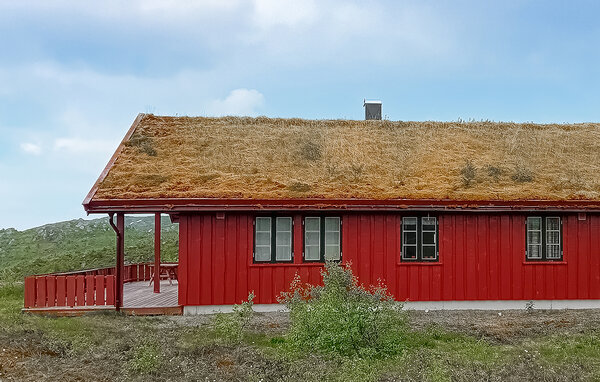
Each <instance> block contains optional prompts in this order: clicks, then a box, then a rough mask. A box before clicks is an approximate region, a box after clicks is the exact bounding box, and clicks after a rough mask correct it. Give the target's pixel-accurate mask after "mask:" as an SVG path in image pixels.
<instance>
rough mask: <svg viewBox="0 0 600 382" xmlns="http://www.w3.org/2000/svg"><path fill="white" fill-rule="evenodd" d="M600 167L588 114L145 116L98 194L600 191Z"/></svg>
mask: <svg viewBox="0 0 600 382" xmlns="http://www.w3.org/2000/svg"><path fill="white" fill-rule="evenodd" d="M150 148H151V149H152V150H153V151H151V150H150ZM153 153H155V154H153ZM465 164H469V166H466V167H465ZM465 171H466V172H465ZM599 171H600V125H599V124H591V123H582V124H570V125H561V124H532V123H521V124H520V123H512V122H490V121H482V122H475V121H470V122H465V121H455V122H430V121H427V122H402V121H398V122H392V121H348V120H302V119H270V118H265V117H258V118H247V117H223V118H203V117H194V118H191V117H159V116H154V115H146V116H144V117H143V119H142V121H141V123H140V125H139V126H138V127H137V129H136V132H135V134H134V135H133V137H132V138H131V140H130V141H129V142H128V143H126V145H125V147H124V148H123V151H122V153H121V155H120V156H119V158H118V159H117V161H116V163H115V165H114V167H113V168H112V169H111V171H110V172H109V174H108V177H107V178H106V179H105V181H104V182H103V183H102V184H101V185H100V188H99V190H98V192H97V194H96V198H97V199H106V198H115V199H120V198H157V197H173V198H178V197H209V198H210V197H226V198H249V199H258V198H288V197H292V198H293V197H299V194H298V193H299V191H298V187H297V185H298V184H303V185H306V187H305V188H303V190H305V191H301V197H303V198H317V199H318V198H365V199H394V198H425V199H429V198H433V199H440V198H448V199H455V200H487V199H492V200H494V199H499V200H512V199H519V200H520V199H544V200H575V199H591V200H600V181H599V180H598V177H597V173H598V172H599ZM139 174H144V175H145V178H144V179H139V178H138V175H139ZM197 174H210V176H211V179H210V181H208V182H207V181H202V180H201V179H200V180H199V179H198V178H197V177H196V176H197ZM573 174H577V177H576V179H575V177H574V176H573ZM152 180H155V182H152Z"/></svg>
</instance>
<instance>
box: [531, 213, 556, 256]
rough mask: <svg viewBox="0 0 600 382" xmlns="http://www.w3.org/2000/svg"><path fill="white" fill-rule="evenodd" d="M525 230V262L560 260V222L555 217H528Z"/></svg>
mask: <svg viewBox="0 0 600 382" xmlns="http://www.w3.org/2000/svg"><path fill="white" fill-rule="evenodd" d="M526 226H527V227H526V229H527V249H526V257H527V260H533V261H540V260H541V261H555V260H562V221H561V218H560V217H557V216H544V217H542V216H529V217H528V218H527V222H526Z"/></svg>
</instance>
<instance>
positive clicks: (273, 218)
mask: <svg viewBox="0 0 600 382" xmlns="http://www.w3.org/2000/svg"><path fill="white" fill-rule="evenodd" d="M257 218H271V259H270V260H256V219H257ZM277 218H288V219H290V222H291V227H290V235H291V243H290V245H291V248H290V254H291V256H290V260H277ZM273 233H274V234H273ZM252 241H253V243H252V262H253V263H254V264H289V263H293V262H294V217H293V216H291V215H258V216H255V217H254V221H253V231H252Z"/></svg>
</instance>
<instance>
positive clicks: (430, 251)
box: [423, 245, 435, 259]
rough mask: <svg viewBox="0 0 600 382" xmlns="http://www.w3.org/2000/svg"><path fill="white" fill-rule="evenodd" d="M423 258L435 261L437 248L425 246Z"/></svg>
mask: <svg viewBox="0 0 600 382" xmlns="http://www.w3.org/2000/svg"><path fill="white" fill-rule="evenodd" d="M423 258H424V259H435V246H431V245H426V246H423Z"/></svg>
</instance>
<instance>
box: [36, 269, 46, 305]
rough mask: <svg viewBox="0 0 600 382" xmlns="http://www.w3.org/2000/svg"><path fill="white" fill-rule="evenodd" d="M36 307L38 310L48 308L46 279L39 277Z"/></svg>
mask: <svg viewBox="0 0 600 382" xmlns="http://www.w3.org/2000/svg"><path fill="white" fill-rule="evenodd" d="M35 293H36V299H35V306H36V308H43V307H45V306H46V277H45V276H37V277H36V278H35Z"/></svg>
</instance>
